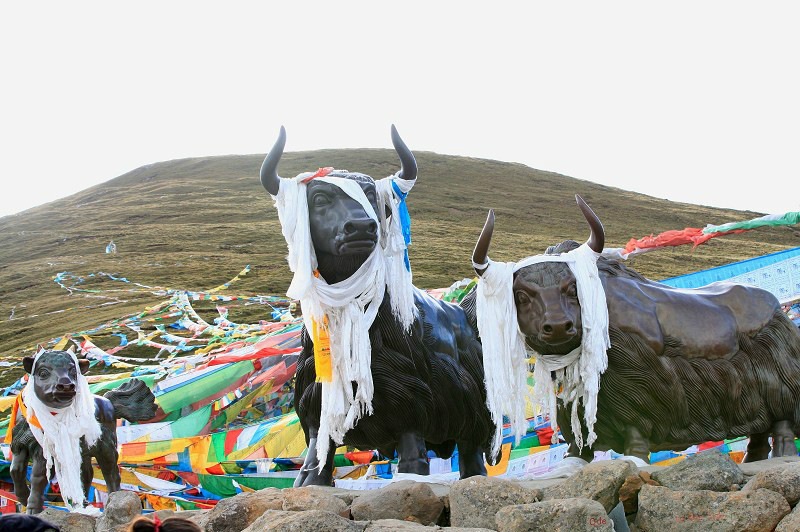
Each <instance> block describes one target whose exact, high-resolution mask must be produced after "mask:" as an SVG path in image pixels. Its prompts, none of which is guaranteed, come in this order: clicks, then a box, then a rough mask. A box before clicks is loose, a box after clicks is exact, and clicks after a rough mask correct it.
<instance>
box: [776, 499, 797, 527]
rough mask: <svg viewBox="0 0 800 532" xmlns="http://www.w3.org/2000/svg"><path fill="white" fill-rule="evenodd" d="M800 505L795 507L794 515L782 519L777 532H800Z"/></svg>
mask: <svg viewBox="0 0 800 532" xmlns="http://www.w3.org/2000/svg"><path fill="white" fill-rule="evenodd" d="M798 508H800V505H798V506H795V507H794V510H792V513H790V514H789V515H787V516H786V517H784V518H783V519H781V522H780V523H779V524H778V526H777V527H776V528H775V532H798V531H800V510H798Z"/></svg>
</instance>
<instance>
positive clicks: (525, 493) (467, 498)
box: [449, 477, 542, 529]
mask: <svg viewBox="0 0 800 532" xmlns="http://www.w3.org/2000/svg"><path fill="white" fill-rule="evenodd" d="M449 499H450V524H451V525H452V526H454V527H464V526H474V527H483V528H490V529H491V528H494V527H495V519H494V518H495V515H496V514H497V512H498V511H499V510H500V509H501V508H503V507H505V506H511V505H517V504H527V503H533V502H538V501H540V500H541V499H542V491H541V490H530V489H526V488H523V487H520V486H519V485H517V484H515V483H513V482H509V481H507V480H502V479H499V478H491V477H469V478H465V479H464V480H459V481H458V482H456V483H455V484H453V485H452V486H451V487H450V495H449Z"/></svg>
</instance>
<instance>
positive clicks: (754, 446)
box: [744, 432, 770, 462]
mask: <svg viewBox="0 0 800 532" xmlns="http://www.w3.org/2000/svg"><path fill="white" fill-rule="evenodd" d="M769 435H770V433H769V432H759V433H757V434H751V435H750V443H748V444H747V452H746V453H745V455H744V462H757V461H759V460H766V459H767V457H768V456H769Z"/></svg>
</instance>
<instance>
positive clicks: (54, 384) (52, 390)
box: [22, 351, 89, 408]
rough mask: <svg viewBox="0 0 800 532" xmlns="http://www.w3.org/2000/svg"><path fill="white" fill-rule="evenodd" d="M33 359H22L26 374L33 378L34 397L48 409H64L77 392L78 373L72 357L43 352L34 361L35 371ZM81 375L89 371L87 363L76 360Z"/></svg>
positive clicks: (55, 352) (66, 354) (63, 352)
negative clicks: (34, 364) (34, 363)
mask: <svg viewBox="0 0 800 532" xmlns="http://www.w3.org/2000/svg"><path fill="white" fill-rule="evenodd" d="M33 361H34V358H33V357H25V358H23V359H22V365H23V367H24V368H25V371H26V372H27V373H30V374H31V375H32V376H34V377H35V379H34V386H33V391H34V392H35V393H36V397H38V398H39V400H40V401H41V402H42V403H44V404H45V405H46V406H49V407H50V408H66V407H68V406H69V405H71V404H72V401H74V400H75V394H76V393H77V391H78V382H77V381H78V372H77V370H76V369H75V362H74V361H73V359H72V355H71V354H70V353H68V352H67V351H45V352H44V353H42V354H41V355H39V357H38V359H37V360H36V371H35V372H34V373H31V372H32V371H33V370H34V368H33ZM78 366H79V368H80V371H81V373H84V374H85V373H86V371H87V370H88V369H89V361H88V360H86V359H81V360H78Z"/></svg>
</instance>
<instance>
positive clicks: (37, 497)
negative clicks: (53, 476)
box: [25, 447, 47, 514]
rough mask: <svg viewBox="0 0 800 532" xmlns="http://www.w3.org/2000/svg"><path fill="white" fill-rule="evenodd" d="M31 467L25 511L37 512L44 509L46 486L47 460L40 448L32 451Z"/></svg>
mask: <svg viewBox="0 0 800 532" xmlns="http://www.w3.org/2000/svg"><path fill="white" fill-rule="evenodd" d="M31 461H32V462H33V467H31V492H30V495H29V496H28V504H27V508H26V510H25V511H26V513H29V514H38V513H39V512H41V511H42V510H44V489H45V488H46V487H47V462H46V461H45V459H44V454H42V448H41V447H38V448H37V449H34V451H33V457H32V460H31Z"/></svg>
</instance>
